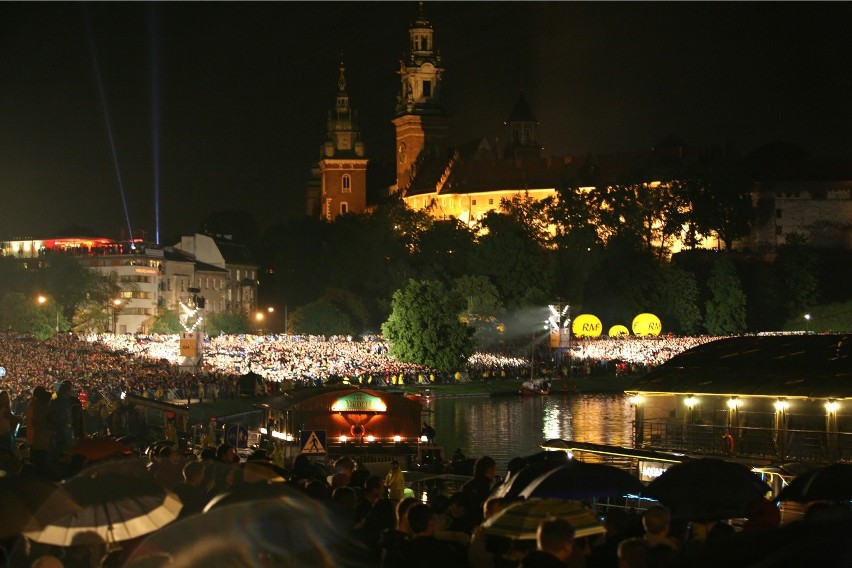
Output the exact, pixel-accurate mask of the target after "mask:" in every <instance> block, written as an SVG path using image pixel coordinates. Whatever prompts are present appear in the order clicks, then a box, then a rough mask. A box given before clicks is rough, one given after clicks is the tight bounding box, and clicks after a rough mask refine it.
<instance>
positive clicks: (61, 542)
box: [24, 468, 183, 546]
mask: <svg viewBox="0 0 852 568" xmlns="http://www.w3.org/2000/svg"><path fill="white" fill-rule="evenodd" d="M62 485H63V486H64V488H65V490H66V491H67V492H68V493H69V494H70V495H71V497H72V498H73V499H74V501H75V502H76V503H77V504H78V505H79V506H80V510H79V511H75V512H74V513H72V514H70V515H65V516H63V517H59V518H57V519H53V520H51V521H50V522H49V523H47V524H46V525H45V526H44V527H42V528H41V529H39V530H34V531H29V532H25V533H24V536H26V537H27V538H29V539H31V540H34V541H36V542H40V543H43V544H52V545H55V546H71V545H78V544H99V543H107V544H109V543H114V542H121V541H125V540H130V539H134V538H137V537H140V536H144V535H146V534H149V533H151V532H154V531H156V530H157V529H159V528H161V527H163V526H165V525H167V524H169V523H170V522H172V521H173V520H175V519H176V518H177V516H178V513H180V510H181V507H183V504H182V503H181V501H180V499H179V498H178V497H177V495H175V494H174V493H172V492H170V491H166V490H165V489H163V488H162V487H160V486H159V485H157V484H156V483H155V482H154V480H153V479H152V478H151V476H150V475H149V474H148V473H147V472H146V471H144V470H142V471H141V472H139V471H135V472H134V471H132V470H128V469H127V468H120V469H115V468H93V469H90V470H86V471H84V472H82V473H81V474H79V475H77V476H75V477H72V478H71V479H68V480H66V481H64V482H63V483H62Z"/></svg>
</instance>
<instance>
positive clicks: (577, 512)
mask: <svg viewBox="0 0 852 568" xmlns="http://www.w3.org/2000/svg"><path fill="white" fill-rule="evenodd" d="M550 517H559V518H563V519H567V520H568V522H570V523H571V526H572V527H574V531H575V532H574V536H575V537H576V538H580V537H584V536H591V535H595V534H604V533H605V532H606V529H604V526H603V524H602V523H601V520H600V519H599V518H598V517H597V515H595V513H594V511H592V510H591V509H589V508H587V507H585V506H584V505H583V504H582V503H580V502H579V501H569V500H566V499H525V500H523V501H518V502H516V503H512V504H510V505H509V506H508V507H506V508H505V509H503V510H502V511H500V512H499V513H497V514H496V515H494V516H493V517H491V518H490V519H486V520H485V522H483V523H482V527H483V528H484V529H485V532H487V533H490V534H494V535H498V536H504V537H507V538H513V539H520V540H533V539H535V533H536V531H537V530H538V525H539V524H541V522H542V521H544V520H545V519H548V518H550Z"/></svg>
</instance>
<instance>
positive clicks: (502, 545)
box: [467, 497, 511, 568]
mask: <svg viewBox="0 0 852 568" xmlns="http://www.w3.org/2000/svg"><path fill="white" fill-rule="evenodd" d="M505 506H506V499H505V497H489V498H488V499H486V500H485V503H484V504H483V506H482V518H483V522H485V521H487V520H488V519H490V518H491V517H493V516H494V515H496V514H497V513H499V512H500V511H502V510H503V508H504V507H505ZM489 539H490V541H491V542H490V544H491V546H489ZM510 546H511V541H508V539H506V538H504V537H494V536H490V535H488V534H487V533H486V532H485V529H484V528H483V527H482V525H481V524H480V525H477V526H476V527H474V529H473V533H472V534H471V535H470V544H469V545H468V548H467V558H468V560H469V561H470V565H471V566H472V568H498V566H499V565H500V564H498V559H499V558H500V557H502V555H503V553H505V552H506V551H508V550H509V547H510Z"/></svg>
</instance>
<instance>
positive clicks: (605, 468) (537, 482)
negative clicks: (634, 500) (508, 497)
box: [520, 459, 645, 500]
mask: <svg viewBox="0 0 852 568" xmlns="http://www.w3.org/2000/svg"><path fill="white" fill-rule="evenodd" d="M644 489H645V486H644V485H643V484H642V482H641V481H639V479H637V478H636V477H634V476H632V475H630V474H629V473H628V472H626V471H624V470H623V469H618V468H617V467H613V466H611V465H606V464H601V463H585V462H581V461H578V460H576V459H573V460H569V461H568V463H567V464H566V465H563V466H560V467H557V468H555V469H551V470H550V471H547V472H545V473H543V474H541V475H540V476H538V477H537V478H536V479H534V480H533V481H532V482H530V483H529V484H528V485H527V486H526V487H525V488H524V489H523V490H522V491H521V492H520V496H521V497H526V498H529V497H558V498H560V499H577V500H586V499H600V498H605V497H623V496H625V495H639V494H640V493H641V492H642V491H644Z"/></svg>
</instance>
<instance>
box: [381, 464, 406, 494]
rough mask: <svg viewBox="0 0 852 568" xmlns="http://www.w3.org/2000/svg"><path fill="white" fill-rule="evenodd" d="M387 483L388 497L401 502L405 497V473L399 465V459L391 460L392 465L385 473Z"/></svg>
mask: <svg viewBox="0 0 852 568" xmlns="http://www.w3.org/2000/svg"><path fill="white" fill-rule="evenodd" d="M385 485H386V486H387V488H388V497H389V498H390V500H391V501H394V502H399V501H400V500H401V499H402V498H403V497H405V474H404V473H403V472H402V468H401V467H399V462H398V461H397V460H393V461H392V462H391V467H390V469H389V470H388V472H387V474H386V475H385Z"/></svg>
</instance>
